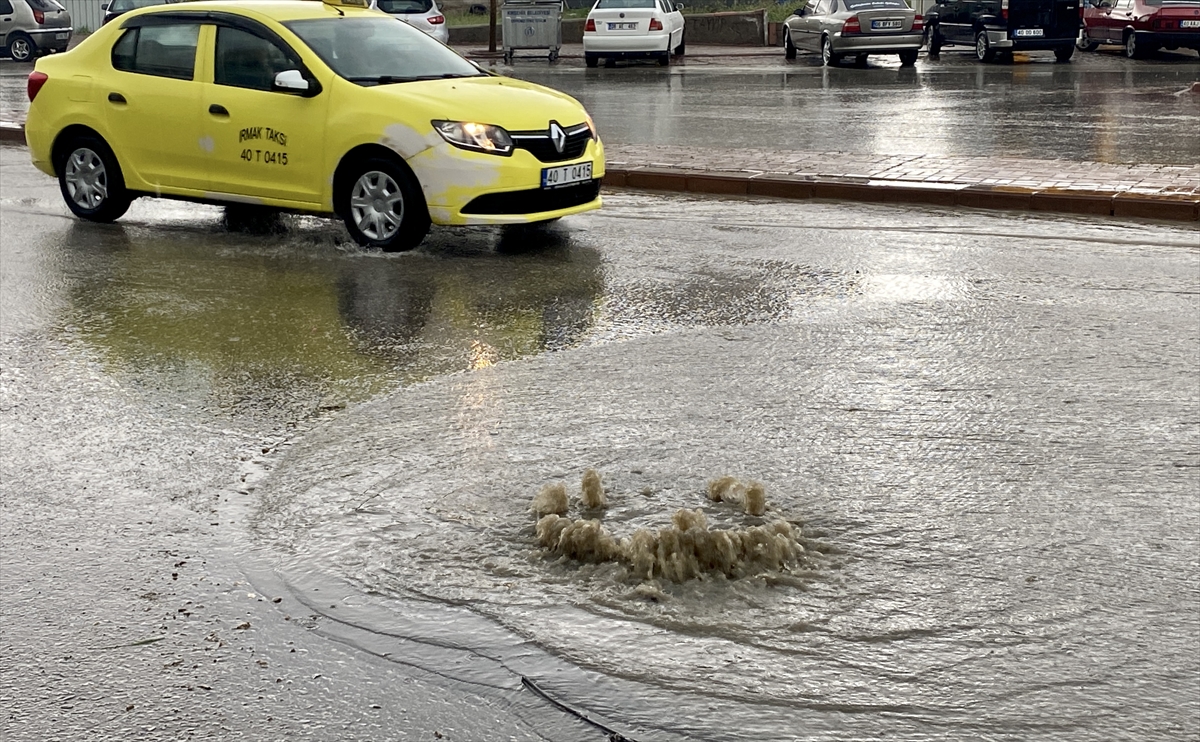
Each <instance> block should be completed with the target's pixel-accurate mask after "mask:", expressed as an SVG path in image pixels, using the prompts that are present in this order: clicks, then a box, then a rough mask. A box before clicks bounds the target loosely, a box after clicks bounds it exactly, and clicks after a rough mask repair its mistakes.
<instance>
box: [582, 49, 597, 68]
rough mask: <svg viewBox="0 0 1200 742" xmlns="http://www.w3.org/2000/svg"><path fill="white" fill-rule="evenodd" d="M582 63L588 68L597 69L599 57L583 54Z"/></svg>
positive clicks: (588, 53) (587, 53)
mask: <svg viewBox="0 0 1200 742" xmlns="http://www.w3.org/2000/svg"><path fill="white" fill-rule="evenodd" d="M583 63H584V64H586V65H587V66H588V67H599V66H600V55H599V54H592V53H590V52H585V53H584V55H583Z"/></svg>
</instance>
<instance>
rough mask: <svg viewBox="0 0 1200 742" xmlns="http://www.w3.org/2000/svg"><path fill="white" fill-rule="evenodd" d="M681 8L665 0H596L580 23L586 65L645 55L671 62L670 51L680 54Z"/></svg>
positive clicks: (681, 34) (666, 62)
mask: <svg viewBox="0 0 1200 742" xmlns="http://www.w3.org/2000/svg"><path fill="white" fill-rule="evenodd" d="M682 10H683V5H676V6H675V7H671V6H670V5H669V4H668V0H597V2H596V5H595V6H593V7H592V12H590V13H588V19H587V25H585V26H584V27H583V57H584V60H586V62H587V66H588V67H595V66H596V65H597V64H599V63H600V60H601V59H605V60H608V61H610V62H611V61H613V60H617V59H633V58H647V57H648V58H651V59H655V60H657V61H658V63H659V64H661V65H664V66H665V65H668V64H670V63H671V55H672V54H677V55H678V54H683V13H682V12H681V11H682Z"/></svg>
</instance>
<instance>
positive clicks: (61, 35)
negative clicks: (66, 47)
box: [54, 31, 71, 41]
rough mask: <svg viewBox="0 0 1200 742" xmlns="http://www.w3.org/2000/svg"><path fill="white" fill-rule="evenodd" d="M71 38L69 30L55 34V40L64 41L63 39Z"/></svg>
mask: <svg viewBox="0 0 1200 742" xmlns="http://www.w3.org/2000/svg"><path fill="white" fill-rule="evenodd" d="M69 38H71V33H70V32H69V31H68V32H67V33H56V34H54V40H55V41H62V40H63V39H69Z"/></svg>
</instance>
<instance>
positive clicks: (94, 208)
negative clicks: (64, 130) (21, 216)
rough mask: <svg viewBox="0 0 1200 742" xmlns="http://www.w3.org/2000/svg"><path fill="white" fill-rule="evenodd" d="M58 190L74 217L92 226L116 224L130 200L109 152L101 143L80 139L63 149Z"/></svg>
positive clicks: (101, 141)
mask: <svg viewBox="0 0 1200 742" xmlns="http://www.w3.org/2000/svg"><path fill="white" fill-rule="evenodd" d="M61 152H62V155H61V159H60V160H59V162H58V167H57V168H55V169H56V170H57V171H58V187H59V189H60V190H61V191H62V195H63V199H64V200H65V201H66V202H67V208H69V209H70V210H71V211H72V212H73V213H74V214H75V216H77V217H79V218H80V219H87V220H88V221H91V222H112V221H116V220H117V219H119V218H120V217H121V215H122V214H124V213H125V211H126V210H127V209H129V203H130V201H131V200H132V199H131V198H130V197H129V192H128V191H126V190H125V179H124V178H123V177H122V176H121V167H120V165H118V164H117V158H116V157H115V156H113V153H112V150H111V149H109V148H108V145H107V144H105V143H104V140H103V139H100V138H99V137H94V136H80V137H76V138H75V139H73V140H72V141H71V142H69V143H68V144H67V146H65V147H63V148H62V150H61Z"/></svg>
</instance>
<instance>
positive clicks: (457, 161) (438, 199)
mask: <svg viewBox="0 0 1200 742" xmlns="http://www.w3.org/2000/svg"><path fill="white" fill-rule="evenodd" d="M408 164H409V166H410V167H411V168H412V169H413V172H414V173H415V174H416V176H417V180H418V181H420V183H421V188H422V190H423V192H424V195H425V204H426V207H427V208H428V210H429V217H430V219H431V220H432V221H433V222H434V223H435V224H444V225H466V224H525V223H529V222H538V221H545V220H548V219H557V218H559V217H563V216H569V215H571V214H577V213H580V212H583V211H591V210H592V209H598V208H600V206H601V200H600V183H601V181H602V180H603V178H604V145H603V144H601V143H600V141H599V140H597V139H592V140H589V141H588V143H587V146H586V147H585V149H584V152H583V153H582V155H581V156H579V157H574V158H569V159H564V160H561V161H555V162H543V161H541V160H539V159H537V158H536V157H534V156H533V155H532V154H531V153H530V152H528V151H525V150H522V149H517V150H514V151H513V153H512V154H511V155H509V156H498V155H491V154H484V153H481V152H471V151H467V150H462V149H459V148H457V147H454V146H452V145H449V144H445V145H439V146H437V147H432V148H430V149H428V150H426V151H425V152H422V153H420V154H418V155H417V156H415V157H413V158H411V159H409V160H408ZM579 165H585V166H586V165H590V170H591V172H590V173H588V172H587V171H586V168H582V169H580V168H576V167H575V166H579ZM560 168H566V169H569V170H571V171H573V174H574V175H575V176H576V177H577V178H578V179H577V180H574V181H571V182H566V183H563V184H561V185H557V186H556V187H546V185H545V183H544V180H545V173H546V171H551V170H557V169H560Z"/></svg>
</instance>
